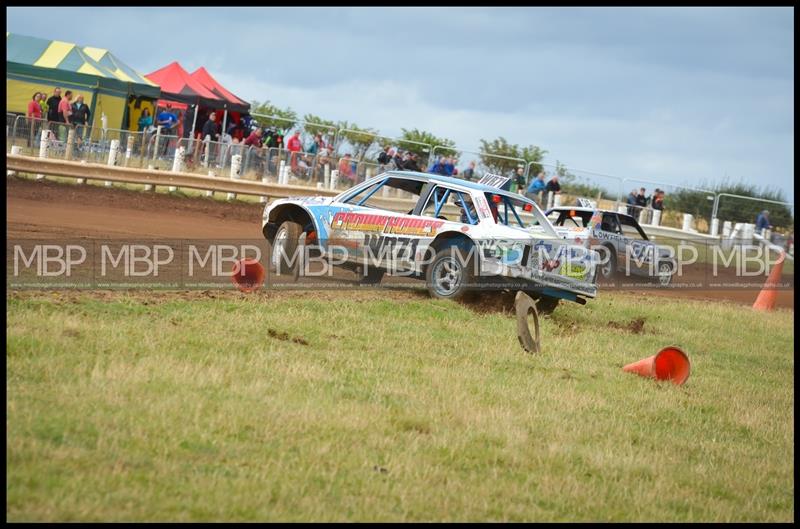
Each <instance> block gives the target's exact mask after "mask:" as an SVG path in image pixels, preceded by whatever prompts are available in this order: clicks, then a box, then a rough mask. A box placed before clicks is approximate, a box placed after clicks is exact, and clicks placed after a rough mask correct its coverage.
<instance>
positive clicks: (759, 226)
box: [756, 209, 772, 235]
mask: <svg viewBox="0 0 800 529" xmlns="http://www.w3.org/2000/svg"><path fill="white" fill-rule="evenodd" d="M770 228H772V224H770V223H769V210H766V209H765V210H764V211H762V212H761V213H759V214H758V216H757V217H756V230H758V231H759V232H760V233H761V234H762V235H763V234H764V230H768V229H770Z"/></svg>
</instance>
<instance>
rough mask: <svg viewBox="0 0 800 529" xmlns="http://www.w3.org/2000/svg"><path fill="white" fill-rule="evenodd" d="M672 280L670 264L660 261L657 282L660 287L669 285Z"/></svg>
mask: <svg viewBox="0 0 800 529" xmlns="http://www.w3.org/2000/svg"><path fill="white" fill-rule="evenodd" d="M671 282H672V265H671V264H669V263H661V264H660V265H658V283H659V284H660V285H661V286H662V287H666V286H669V284H670V283H671Z"/></svg>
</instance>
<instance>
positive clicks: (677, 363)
mask: <svg viewBox="0 0 800 529" xmlns="http://www.w3.org/2000/svg"><path fill="white" fill-rule="evenodd" d="M689 367H690V365H689V357H688V356H686V353H684V352H683V351H681V350H680V349H679V348H677V347H675V346H669V347H665V348H663V349H662V350H660V351H659V352H658V354H656V355H653V356H651V357H648V358H645V359H643V360H639V361H638V362H633V363H632V364H628V365H626V366H625V367H623V368H622V370H623V371H625V372H628V373H634V374H637V375H641V376H643V377H651V378H655V379H656V380H671V381H672V383H673V384H675V385H677V386H680V385H681V384H683V383H684V382H686V379H687V378H689Z"/></svg>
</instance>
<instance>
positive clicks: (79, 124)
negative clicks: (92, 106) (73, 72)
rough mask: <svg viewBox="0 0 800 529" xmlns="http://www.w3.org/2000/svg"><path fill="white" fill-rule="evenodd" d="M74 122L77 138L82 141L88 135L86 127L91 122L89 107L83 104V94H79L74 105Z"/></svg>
mask: <svg viewBox="0 0 800 529" xmlns="http://www.w3.org/2000/svg"><path fill="white" fill-rule="evenodd" d="M72 118H73V119H72V121H73V122H74V123H75V136H76V137H77V138H78V141H79V142H80V141H82V140H83V139H84V136H85V134H86V126H87V125H88V124H89V122H90V118H91V112H90V111H89V105H87V104H86V103H84V102H83V94H78V97H76V98H75V103H73V105H72Z"/></svg>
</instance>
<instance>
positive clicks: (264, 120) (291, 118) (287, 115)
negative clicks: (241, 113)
mask: <svg viewBox="0 0 800 529" xmlns="http://www.w3.org/2000/svg"><path fill="white" fill-rule="evenodd" d="M256 114H259V115H256ZM250 115H251V116H253V117H254V118H256V120H257V121H258V123H259V125H261V126H265V127H269V126H272V127H277V128H280V129H283V130H284V131H288V130H290V129H292V128H293V127H294V126H295V123H297V112H295V111H294V110H292V109H291V107H286V108H280V107H277V106H275V105H273V104H272V103H270V102H269V101H264V102H263V103H259V102H258V101H253V102H252V103H251V105H250ZM265 116H268V117H265Z"/></svg>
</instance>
